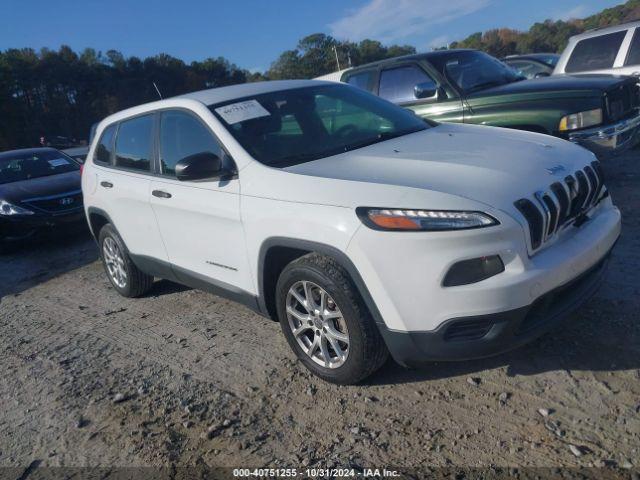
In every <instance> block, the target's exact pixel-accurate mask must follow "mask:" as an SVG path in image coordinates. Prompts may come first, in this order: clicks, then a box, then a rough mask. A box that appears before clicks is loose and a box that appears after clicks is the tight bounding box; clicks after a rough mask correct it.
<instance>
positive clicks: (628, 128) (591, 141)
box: [568, 115, 640, 156]
mask: <svg viewBox="0 0 640 480" xmlns="http://www.w3.org/2000/svg"><path fill="white" fill-rule="evenodd" d="M639 128H640V115H637V116H635V117H631V118H628V119H625V120H621V121H620V122H618V123H615V124H613V125H602V126H599V127H594V128H589V129H586V130H581V131H578V132H573V133H570V134H569V137H568V138H569V140H570V141H572V142H574V143H577V144H579V145H582V146H583V147H586V148H588V149H589V150H591V151H593V152H594V153H596V154H598V155H601V156H602V155H604V156H606V155H610V154H615V153H620V152H623V151H625V150H627V149H628V148H631V147H632V146H634V145H635V144H636V143H637V142H638V140H639V136H638V129H639Z"/></svg>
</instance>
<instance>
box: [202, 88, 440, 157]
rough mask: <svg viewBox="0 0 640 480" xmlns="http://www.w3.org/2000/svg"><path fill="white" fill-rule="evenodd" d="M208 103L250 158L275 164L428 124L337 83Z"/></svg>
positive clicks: (363, 143) (359, 144)
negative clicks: (212, 103) (213, 103)
mask: <svg viewBox="0 0 640 480" xmlns="http://www.w3.org/2000/svg"><path fill="white" fill-rule="evenodd" d="M209 108H210V109H211V111H212V112H213V113H214V115H216V116H217V117H218V119H220V121H221V122H222V124H223V125H225V127H226V128H227V129H228V130H229V131H230V132H231V134H232V135H233V136H234V138H235V139H236V140H237V141H238V142H239V143H240V144H241V145H242V146H243V147H244V149H245V150H246V151H247V152H249V154H251V156H253V158H255V159H256V160H258V161H259V162H261V163H263V164H265V165H269V166H273V167H286V166H291V165H295V164H297V163H302V162H308V161H311V160H316V159H318V158H323V157H328V156H330V155H336V154H338V153H342V152H347V151H349V150H354V149H356V148H361V147H364V146H367V145H371V144H373V143H377V142H382V141H384V140H388V139H390V138H395V137H399V136H401V135H407V134H409V133H414V132H417V131H420V130H425V129H427V128H429V125H428V124H427V123H425V121H424V120H422V119H420V118H419V117H417V116H416V115H414V114H413V113H411V112H409V111H408V110H405V109H403V108H401V107H397V106H395V105H393V104H392V103H389V102H387V101H385V100H382V99H380V98H378V97H376V96H374V95H371V94H370V93H367V92H365V91H362V90H360V89H357V88H354V87H350V86H347V85H339V84H336V85H321V86H317V87H304V88H297V89H291V90H281V91H277V92H270V93H264V94H260V95H254V96H251V97H247V98H242V99H236V100H233V101H230V102H224V103H220V104H216V105H211V106H210V107H209Z"/></svg>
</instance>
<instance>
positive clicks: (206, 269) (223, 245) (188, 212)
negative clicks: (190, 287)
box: [150, 110, 253, 292]
mask: <svg viewBox="0 0 640 480" xmlns="http://www.w3.org/2000/svg"><path fill="white" fill-rule="evenodd" d="M158 130H159V142H158V145H159V152H158V153H159V165H158V167H159V172H158V173H159V175H157V176H156V177H155V179H154V180H153V181H152V183H151V197H150V198H151V205H152V207H153V211H154V212H155V215H156V218H157V221H158V225H159V227H160V231H161V233H162V239H163V240H164V244H165V247H166V249H167V254H168V256H169V261H170V263H171V264H172V268H173V270H174V272H175V275H176V277H177V278H178V280H180V281H182V282H183V283H186V284H193V283H194V279H195V280H196V281H202V282H206V283H210V284H213V285H214V286H218V287H221V288H225V289H227V290H232V291H233V290H238V289H239V290H243V291H249V292H250V291H252V290H253V287H252V283H251V276H250V274H249V269H248V262H247V260H246V248H245V240H244V233H243V227H242V222H241V218H240V183H239V180H238V178H237V177H236V178H232V179H225V180H219V179H215V180H206V181H197V182H192V181H180V180H178V179H176V177H175V166H176V164H177V163H178V161H180V160H181V159H183V158H185V157H187V156H189V155H193V154H196V153H202V152H212V153H215V154H216V155H218V156H219V157H220V158H223V157H224V156H225V155H226V154H225V152H224V150H223V149H222V148H221V147H220V144H219V143H218V141H217V140H216V138H215V137H214V135H213V134H212V132H211V131H210V130H209V128H208V127H207V126H206V125H205V124H204V123H203V122H202V121H201V120H200V119H199V118H198V117H197V116H196V115H195V114H194V113H191V112H187V111H185V110H166V111H163V112H161V113H160V121H159V129H158ZM229 160H230V159H229Z"/></svg>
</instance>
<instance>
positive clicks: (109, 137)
mask: <svg viewBox="0 0 640 480" xmlns="http://www.w3.org/2000/svg"><path fill="white" fill-rule="evenodd" d="M115 131H116V126H115V125H110V126H108V127H107V128H105V129H104V132H103V133H102V136H101V137H100V142H98V146H97V147H96V151H95V153H94V154H93V162H94V163H97V164H98V165H110V164H111V153H112V150H113V134H114V133H115Z"/></svg>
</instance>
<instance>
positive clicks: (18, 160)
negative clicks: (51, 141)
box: [0, 150, 80, 183]
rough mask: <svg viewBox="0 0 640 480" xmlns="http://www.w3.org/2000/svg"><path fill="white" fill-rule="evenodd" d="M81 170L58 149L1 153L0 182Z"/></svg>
mask: <svg viewBox="0 0 640 480" xmlns="http://www.w3.org/2000/svg"><path fill="white" fill-rule="evenodd" d="M76 170H80V167H79V166H78V164H77V163H76V162H75V161H74V160H73V159H71V158H70V157H68V156H66V155H65V154H64V153H62V152H58V151H57V150H41V151H30V152H22V153H21V152H16V153H15V154H2V155H0V183H11V182H19V181H21V180H29V179H31V178H38V177H46V176H49V175H57V174H59V173H67V172H73V171H76Z"/></svg>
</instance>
